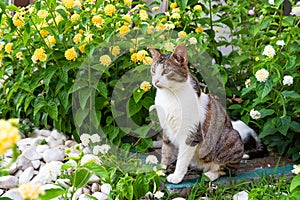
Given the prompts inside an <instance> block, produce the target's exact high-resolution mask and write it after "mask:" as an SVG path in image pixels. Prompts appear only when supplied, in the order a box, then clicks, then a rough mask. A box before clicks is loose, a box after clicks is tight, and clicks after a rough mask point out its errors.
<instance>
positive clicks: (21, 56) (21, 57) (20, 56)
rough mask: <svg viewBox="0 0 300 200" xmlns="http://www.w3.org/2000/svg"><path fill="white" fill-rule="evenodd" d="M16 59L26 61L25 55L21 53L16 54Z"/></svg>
mask: <svg viewBox="0 0 300 200" xmlns="http://www.w3.org/2000/svg"><path fill="white" fill-rule="evenodd" d="M16 57H17V59H18V60H24V58H23V53H22V52H21V51H20V52H18V53H17V54H16Z"/></svg>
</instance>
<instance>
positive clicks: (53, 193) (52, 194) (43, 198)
mask: <svg viewBox="0 0 300 200" xmlns="http://www.w3.org/2000/svg"><path fill="white" fill-rule="evenodd" d="M64 193H65V190H64V189H61V188H51V189H48V190H45V193H44V194H41V195H39V199H40V200H50V199H54V198H56V197H58V196H61V195H63V194H64Z"/></svg>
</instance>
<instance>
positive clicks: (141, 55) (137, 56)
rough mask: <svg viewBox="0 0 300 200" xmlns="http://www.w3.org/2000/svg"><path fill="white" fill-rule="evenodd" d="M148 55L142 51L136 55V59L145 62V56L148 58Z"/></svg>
mask: <svg viewBox="0 0 300 200" xmlns="http://www.w3.org/2000/svg"><path fill="white" fill-rule="evenodd" d="M147 55H148V52H147V51H145V50H141V51H138V52H137V53H136V58H137V60H138V61H143V60H144V58H145V56H147Z"/></svg>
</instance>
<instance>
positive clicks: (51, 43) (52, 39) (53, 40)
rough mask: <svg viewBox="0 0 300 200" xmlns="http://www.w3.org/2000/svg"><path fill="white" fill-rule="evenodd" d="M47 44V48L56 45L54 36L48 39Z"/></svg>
mask: <svg viewBox="0 0 300 200" xmlns="http://www.w3.org/2000/svg"><path fill="white" fill-rule="evenodd" d="M45 42H46V44H47V46H48V47H50V46H52V45H55V44H56V39H55V37H54V36H52V35H49V36H48V37H46V39H45Z"/></svg>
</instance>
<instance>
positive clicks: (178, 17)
mask: <svg viewBox="0 0 300 200" xmlns="http://www.w3.org/2000/svg"><path fill="white" fill-rule="evenodd" d="M180 17H181V16H180V14H179V13H173V14H172V15H171V19H180Z"/></svg>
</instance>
